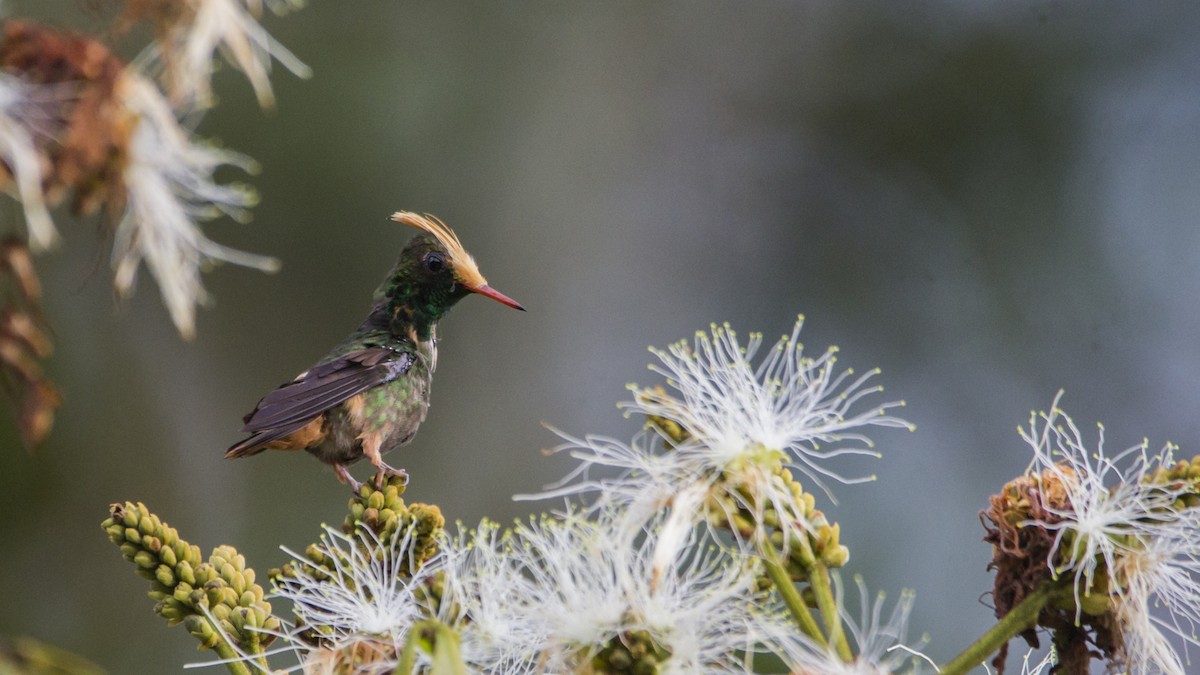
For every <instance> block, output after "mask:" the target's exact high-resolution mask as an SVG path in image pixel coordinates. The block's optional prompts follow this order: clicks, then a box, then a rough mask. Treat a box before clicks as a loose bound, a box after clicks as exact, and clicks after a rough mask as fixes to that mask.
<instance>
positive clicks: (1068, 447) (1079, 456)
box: [1018, 392, 1193, 618]
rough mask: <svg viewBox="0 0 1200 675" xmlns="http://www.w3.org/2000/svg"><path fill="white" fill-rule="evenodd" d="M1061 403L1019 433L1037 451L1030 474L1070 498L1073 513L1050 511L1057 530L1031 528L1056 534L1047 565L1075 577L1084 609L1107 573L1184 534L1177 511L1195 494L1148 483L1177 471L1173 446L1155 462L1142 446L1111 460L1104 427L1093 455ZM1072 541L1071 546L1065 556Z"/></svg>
mask: <svg viewBox="0 0 1200 675" xmlns="http://www.w3.org/2000/svg"><path fill="white" fill-rule="evenodd" d="M1061 397H1062V392H1059V394H1058V396H1056V397H1055V398H1054V402H1053V404H1052V405H1051V407H1050V412H1049V413H1044V412H1043V413H1032V414H1031V415H1030V420H1029V428H1028V429H1025V428H1018V431H1019V433H1020V434H1021V437H1022V438H1024V439H1025V441H1026V442H1027V443H1028V444H1029V446H1030V447H1031V448H1032V449H1033V461H1032V463H1031V464H1030V468H1029V471H1028V473H1029V474H1030V475H1032V476H1035V477H1037V476H1042V475H1045V474H1047V473H1049V474H1051V475H1053V476H1055V477H1056V478H1057V479H1058V480H1059V482H1061V483H1062V485H1063V487H1064V488H1065V490H1066V494H1067V498H1068V501H1069V505H1068V506H1066V507H1064V508H1056V507H1054V506H1053V505H1051V504H1046V505H1045V508H1046V510H1047V511H1048V512H1049V513H1051V514H1053V515H1054V516H1055V518H1057V519H1058V521H1057V522H1052V523H1051V522H1041V521H1031V522H1030V523H1027V524H1026V525H1030V526H1037V527H1043V528H1046V529H1049V530H1057V533H1056V535H1055V541H1054V545H1053V546H1052V547H1051V551H1050V554H1049V560H1048V564H1049V565H1050V568H1051V569H1052V570H1055V572H1056V573H1058V574H1072V575H1073V576H1074V578H1075V582H1074V592H1075V599H1076V604H1077V605H1078V604H1079V602H1078V601H1079V598H1080V596H1082V595H1086V594H1088V593H1090V592H1091V590H1092V587H1093V585H1094V583H1095V577H1096V573H1097V571H1098V570H1099V569H1101V566H1102V565H1103V568H1104V569H1108V570H1112V569H1116V566H1117V564H1118V560H1119V559H1120V558H1121V557H1122V556H1124V555H1127V554H1132V555H1140V554H1141V553H1142V552H1143V551H1144V550H1145V549H1146V546H1147V544H1148V543H1149V542H1151V541H1152V540H1154V539H1156V538H1161V537H1163V536H1166V535H1168V534H1170V533H1171V532H1174V531H1175V530H1177V529H1178V525H1179V521H1180V516H1181V514H1180V513H1179V512H1178V511H1177V510H1176V508H1175V506H1174V504H1175V502H1176V500H1177V499H1178V498H1179V497H1180V495H1182V494H1184V493H1186V492H1188V491H1190V490H1191V489H1193V488H1191V487H1189V486H1187V485H1184V484H1178V485H1164V484H1161V483H1153V482H1150V481H1149V480H1147V478H1148V477H1149V476H1151V475H1152V474H1153V473H1154V471H1155V470H1156V469H1158V468H1159V467H1165V466H1170V464H1171V461H1172V459H1171V458H1172V450H1173V447H1174V446H1172V445H1170V444H1168V445H1166V446H1165V447H1163V449H1162V450H1160V451H1159V452H1157V453H1154V454H1151V453H1150V452H1149V444H1148V442H1147V441H1144V440H1143V441H1142V442H1141V443H1139V444H1138V445H1135V446H1133V447H1131V448H1128V449H1126V450H1124V451H1122V452H1119V453H1117V454H1116V455H1114V456H1111V457H1110V456H1107V455H1106V454H1105V452H1104V427H1103V426H1099V438H1098V440H1097V442H1096V447H1095V449H1094V450H1092V449H1090V448H1088V447H1086V446H1085V444H1084V441H1083V436H1082V434H1081V433H1080V431H1079V428H1078V427H1077V426H1076V425H1075V422H1074V420H1072V419H1071V418H1070V417H1069V416H1068V415H1067V414H1066V413H1064V412H1063V411H1062V410H1060V409H1059V408H1058V402H1059V399H1060V398H1061ZM1068 534H1070V535H1071V537H1070V538H1071V545H1070V547H1069V548H1067V549H1065V550H1064V548H1063V547H1062V542H1063V540H1064V538H1065V537H1066V536H1067V535H1068ZM1079 611H1082V610H1077V613H1078V612H1079ZM1077 618H1078V616H1077Z"/></svg>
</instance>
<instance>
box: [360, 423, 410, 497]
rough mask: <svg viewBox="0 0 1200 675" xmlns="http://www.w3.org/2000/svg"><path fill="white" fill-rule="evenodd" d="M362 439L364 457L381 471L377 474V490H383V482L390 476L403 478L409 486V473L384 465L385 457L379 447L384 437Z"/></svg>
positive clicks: (369, 436)
mask: <svg viewBox="0 0 1200 675" xmlns="http://www.w3.org/2000/svg"><path fill="white" fill-rule="evenodd" d="M360 438H362V450H363V455H365V456H366V458H367V459H368V460H370V461H371V464H372V465H374V466H375V468H376V469H379V472H378V473H376V474H375V489H376V490H382V489H383V482H384V480H385V479H386V478H387V477H388V475H389V474H390V475H393V476H401V477H403V478H404V484H405V485H408V472H407V471H405V470H404V469H393V468H392V467H390V466H388V465H387V464H385V463H384V461H383V455H382V454H381V453H380V452H379V446H380V444H381V443H382V442H383V437H382V436H381V435H378V434H363V435H362V436H361V437H360Z"/></svg>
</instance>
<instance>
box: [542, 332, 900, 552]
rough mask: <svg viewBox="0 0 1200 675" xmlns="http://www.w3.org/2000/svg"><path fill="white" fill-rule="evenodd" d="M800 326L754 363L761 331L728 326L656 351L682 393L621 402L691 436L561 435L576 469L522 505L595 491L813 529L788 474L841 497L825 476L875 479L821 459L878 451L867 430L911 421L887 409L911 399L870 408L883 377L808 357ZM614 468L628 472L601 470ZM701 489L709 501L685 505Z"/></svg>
mask: <svg viewBox="0 0 1200 675" xmlns="http://www.w3.org/2000/svg"><path fill="white" fill-rule="evenodd" d="M802 325H803V317H801V318H800V319H799V320H797V322H796V324H795V328H794V329H793V331H792V333H791V335H789V336H784V337H783V338H782V339H781V340H780V341H779V342H778V343H777V344H776V345H775V347H774V348H773V349H772V350H771V353H770V354H769V355H768V356H767V357H765V358H764V359H762V360H761V362H760V363H759V364H758V365H757V366H753V365H752V363H753V361H754V357H755V355H756V354H757V352H758V350H759V348H760V346H761V345H762V336H761V335H757V334H756V335H753V336H752V337H751V339H750V340H749V342H748V343H747V344H746V345H745V346H744V347H743V346H742V345H741V344H740V343H739V342H738V339H737V335H736V334H735V333H734V332H733V331H732V330H730V329H729V327H728V326H724V327H720V328H718V327H715V326H714V327H713V329H712V336H711V337H710V336H709V335H708V334H705V333H698V334H697V336H696V339H695V343H694V345H693V346H689V345H688V344H687V343H685V342H681V343H677V344H675V345H673V346H671V347H670V348H669V349H668V350H666V351H663V350H653V349H652V350H651V351H652V352H653V353H654V354H655V355H656V356H657V357H658V358H659V363H658V364H655V365H652V366H651V369H652V370H654V371H655V372H657V373H659V374H661V375H663V376H664V377H666V378H667V385H668V386H670V387H672V388H674V389H675V390H676V391H675V393H666V392H663V391H657V390H642V389H639V388H637V387H636V386H632V387H631V389H633V390H634V391H635V397H634V398H635V400H634V401H632V402H626V403H623V404H622V407H624V408H626V410H627V411H628V412H630V413H641V414H644V415H648V416H653V417H657V418H662V419H665V420H669V421H672V422H675V423H678V424H679V426H680V427H681V428H682V429H683V431H684V432H685V436H684V437H683V438H682V439H675V440H669V439H666V438H665V437H664V436H663V435H662V434H660V433H659V432H657V431H648V432H643V433H640V434H639V435H637V436H635V437H634V439H633V442H632V443H631V444H628V445H626V444H625V443H622V442H620V441H616V440H614V439H610V438H605V437H600V436H587V437H585V438H582V439H581V438H576V437H572V436H569V435H567V434H563V433H561V432H556V433H559V435H560V436H561V437H562V439H563V440H564V441H565V442H564V443H563V444H561V445H559V446H558V447H556V448H554V451H556V452H562V451H566V452H569V453H570V454H571V456H572V457H574V458H576V459H578V460H579V462H580V464H579V466H578V467H576V468H575V469H574V470H573V471H572V472H571V473H570V474H568V475H567V476H566V477H565V478H564V479H563V480H561V481H559V482H558V483H556V484H554V485H552V486H549V488H548V489H547V490H546V491H545V492H543V493H541V494H537V495H526V496H522V497H519V498H546V497H554V496H563V495H570V494H579V493H586V492H595V493H596V494H598V495H599V498H598V504H603V503H617V504H621V505H623V506H624V507H625V508H629V509H630V510H632V511H635V512H638V513H642V514H643V515H648V514H651V513H654V512H656V511H659V510H661V509H663V508H664V507H668V506H669V507H671V508H672V509H673V510H674V511H675V512H676V513H677V514H678V515H679V517H680V518H682V517H683V514H682V512H681V509H680V506H681V505H682V504H683V503H690V504H692V505H693V506H695V507H697V508H695V509H694V510H693V511H692V513H691V514H690V517H691V523H692V524H694V523H695V522H697V521H699V520H702V519H703V518H704V516H705V511H706V510H707V511H708V513H710V514H711V513H713V512H714V509H716V510H723V511H725V514H724V515H725V516H727V518H726V521H727V522H729V521H731V520H732V516H734V515H735V514H734V513H733V512H734V511H742V510H744V511H747V512H749V513H750V514H752V516H753V517H754V522H755V524H758V523H762V522H763V521H764V514H765V513H766V512H768V511H773V512H774V514H775V517H776V521H777V522H778V523H779V526H780V528H781V529H782V530H783V532H784V536H785V537H789V536H791V535H792V534H793V533H795V532H799V531H803V530H806V529H808V528H809V525H811V524H810V523H808V522H807V513H808V512H809V511H810V510H811V506H810V505H806V504H804V503H802V501H801V495H800V494H798V493H797V491H796V487H797V486H796V483H795V482H794V481H792V480H791V479H790V478H789V477H788V476H787V475H786V474H785V473H784V472H783V471H782V469H783V468H784V467H785V466H786V467H790V468H796V469H799V470H800V471H802V472H804V473H805V474H806V475H808V476H809V477H810V478H812V479H813V480H814V482H815V483H816V484H817V485H818V486H820V487H822V488H823V489H824V490H825V492H826V493H827V494H829V496H830V497H831V498H832V497H833V495H832V493H830V491H829V489H828V488H827V487H826V486H825V484H824V483H823V482H822V481H821V478H822V477H828V478H834V479H836V480H839V481H842V482H857V481H859V480H866V479H853V478H846V477H844V476H841V475H839V474H838V473H837V472H835V471H834V470H833V469H832V468H831V467H829V466H826V465H825V464H824V460H828V459H831V458H835V457H838V456H841V455H872V456H877V453H875V452H874V451H873V450H871V445H872V443H871V440H870V438H868V437H867V436H866V434H865V432H864V431H863V429H864V428H865V427H868V426H882V427H904V428H911V425H909V424H908V423H907V422H905V421H903V420H901V419H899V418H897V417H893V416H891V415H889V414H887V411H888V410H889V409H891V408H894V407H897V406H900V405H903V402H892V403H884V404H882V405H877V406H875V407H873V408H869V409H868V408H866V407H865V406H864V405H862V401H863V399H864V398H865V397H867V396H869V395H871V394H875V393H878V392H879V391H880V390H881V388H880V387H879V386H868V384H867V382H868V380H870V379H871V378H872V377H873V376H874V375H875V374H876V373H877V372H878V371H871V372H869V373H867V374H866V375H864V376H861V377H858V378H854V377H853V371H852V370H844V371H841V372H840V373H839V372H837V370H836V368H835V362H836V358H835V356H834V355H835V353H836V349H834V348H830V349H829V350H827V351H826V352H825V354H824V355H823V356H822V357H821V358H819V359H817V360H816V361H813V360H811V359H807V358H805V357H804V356H803V348H802V346H801V345H800V344H799V341H798V338H799V333H800V329H801V326H802ZM824 444H830V445H831V446H832V447H829V448H825V447H823V446H824ZM611 469H617V470H619V472H620V473H619V474H618V475H616V476H605V475H603V472H604V471H606V470H611ZM697 494H702V495H703V498H701V499H683V496H684V495H693V496H694V495H697ZM717 520H720V518H719V517H718V518H717Z"/></svg>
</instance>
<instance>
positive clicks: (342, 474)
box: [333, 464, 362, 494]
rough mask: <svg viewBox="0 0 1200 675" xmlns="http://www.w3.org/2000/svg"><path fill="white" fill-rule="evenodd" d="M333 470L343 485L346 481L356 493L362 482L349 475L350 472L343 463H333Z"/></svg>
mask: <svg viewBox="0 0 1200 675" xmlns="http://www.w3.org/2000/svg"><path fill="white" fill-rule="evenodd" d="M333 472H334V473H335V474H337V477H338V480H339V481H341V482H342V484H343V485H345V484H347V483H348V484H349V485H350V488H351V489H353V490H354V494H358V491H359V489H360V488H362V483H360V482H358V481H356V480H354V476H351V475H350V472H349V471H348V470H347V469H346V465H345V464H334V465H333Z"/></svg>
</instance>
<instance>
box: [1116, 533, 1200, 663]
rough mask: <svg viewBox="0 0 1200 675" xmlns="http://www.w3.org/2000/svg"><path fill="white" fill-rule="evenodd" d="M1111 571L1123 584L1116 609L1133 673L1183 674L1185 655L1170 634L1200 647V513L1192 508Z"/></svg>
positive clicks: (1126, 555) (1125, 556)
mask: <svg viewBox="0 0 1200 675" xmlns="http://www.w3.org/2000/svg"><path fill="white" fill-rule="evenodd" d="M1112 569H1113V575H1114V576H1115V577H1116V580H1117V582H1118V584H1119V587H1120V591H1119V592H1118V593H1117V594H1116V595H1115V596H1114V597H1113V606H1114V609H1113V612H1114V614H1115V616H1116V617H1117V624H1118V626H1119V627H1120V629H1121V633H1122V636H1123V637H1124V646H1123V650H1122V651H1123V656H1124V660H1125V662H1126V666H1127V667H1128V668H1129V670H1130V672H1133V673H1157V672H1161V673H1166V674H1168V675H1184V674H1185V673H1186V672H1188V669H1185V668H1184V660H1185V659H1180V656H1179V654H1178V653H1177V652H1176V649H1175V648H1174V647H1173V646H1172V644H1171V642H1170V639H1169V637H1168V635H1167V634H1172V635H1174V636H1176V637H1177V638H1178V639H1179V640H1181V641H1182V643H1183V645H1184V647H1185V648H1186V647H1187V646H1188V645H1194V646H1200V636H1198V635H1197V625H1198V624H1200V513H1198V512H1197V510H1196V509H1189V510H1188V511H1187V512H1186V513H1184V514H1182V516H1181V517H1180V518H1179V519H1178V520H1176V521H1174V522H1173V523H1171V526H1170V527H1168V528H1164V529H1162V530H1160V531H1159V532H1157V533H1156V535H1155V536H1154V537H1153V538H1151V539H1149V540H1148V541H1147V542H1146V544H1145V547H1144V548H1142V549H1138V550H1128V551H1125V552H1123V553H1122V554H1121V555H1120V556H1118V558H1117V560H1116V567H1114V568H1112ZM1152 610H1153V611H1152ZM1164 611H1165V614H1166V616H1162V613H1163V612H1164ZM1185 658H1186V652H1185Z"/></svg>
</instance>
